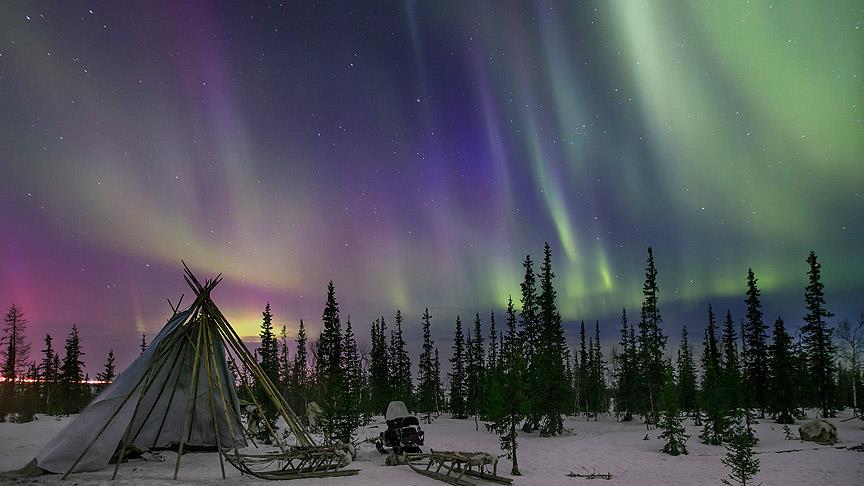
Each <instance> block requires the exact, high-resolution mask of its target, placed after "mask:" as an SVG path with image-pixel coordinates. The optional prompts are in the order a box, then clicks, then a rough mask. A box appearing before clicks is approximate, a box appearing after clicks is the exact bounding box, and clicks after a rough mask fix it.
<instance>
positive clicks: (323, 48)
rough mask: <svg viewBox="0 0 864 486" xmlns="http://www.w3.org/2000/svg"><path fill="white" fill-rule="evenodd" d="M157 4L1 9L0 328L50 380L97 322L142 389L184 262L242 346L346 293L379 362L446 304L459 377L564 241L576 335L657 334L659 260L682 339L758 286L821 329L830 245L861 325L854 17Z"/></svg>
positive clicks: (729, 4) (442, 338)
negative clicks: (375, 326)
mask: <svg viewBox="0 0 864 486" xmlns="http://www.w3.org/2000/svg"><path fill="white" fill-rule="evenodd" d="M136 3H137V5H133V2H95V1H94V2H75V1H70V2H52V3H48V2H44V3H43V2H17V1H13V2H3V5H2V6H0V154H2V155H0V164H2V166H0V170H2V172H0V221H2V228H0V262H2V263H0V306H2V307H4V308H5V307H6V306H8V305H9V304H11V303H12V302H13V301H14V302H15V303H17V304H19V305H21V306H22V307H23V309H24V311H25V313H26V315H27V317H28V318H29V320H30V324H29V335H30V337H31V340H32V341H39V342H38V346H37V345H34V354H35V351H36V350H37V349H39V348H41V336H42V335H44V333H46V332H50V333H52V334H53V335H54V336H55V338H58V339H61V340H62V339H63V338H64V337H65V336H66V334H67V333H68V331H69V328H70V327H71V325H72V323H77V324H78V325H79V326H80V328H81V334H82V341H83V344H84V351H85V352H86V353H87V360H88V365H89V366H88V371H89V372H90V374H91V376H92V375H93V374H94V373H95V372H96V371H97V370H98V368H99V366H101V362H102V361H103V359H104V356H105V353H106V352H107V350H108V348H114V349H115V351H116V352H117V353H118V355H119V357H118V361H119V363H120V364H121V365H125V364H126V363H128V362H129V361H130V360H131V358H132V357H133V356H134V355H137V350H136V349H135V347H136V346H137V341H138V340H139V339H140V333H142V332H146V333H148V334H149V335H153V334H154V333H155V332H156V331H157V330H158V329H159V328H160V327H161V326H162V325H163V324H164V321H165V319H166V318H167V317H168V315H169V314H170V309H169V307H168V303H167V302H166V301H165V299H166V298H171V299H172V301H176V299H177V297H178V296H179V294H180V293H182V292H185V293H186V294H187V296H186V299H187V300H186V302H187V303H188V302H189V300H190V295H189V294H190V292H189V290H188V289H187V288H185V283H183V280H182V273H181V270H182V269H181V266H180V259H183V260H185V261H186V262H187V263H189V265H190V266H191V267H192V268H193V270H195V271H196V272H197V273H198V275H199V277H202V278H203V277H206V276H213V275H215V274H216V273H218V272H223V273H224V276H225V281H224V283H223V284H221V285H220V287H219V288H218V289H217V291H216V292H215V293H214V298H215V300H216V302H217V303H218V304H219V305H220V306H221V307H222V308H223V310H224V311H225V312H226V314H227V315H228V317H229V319H231V320H232V322H233V324H234V325H235V327H236V328H238V330H239V332H240V333H241V334H242V335H244V336H252V335H255V334H257V327H258V325H259V323H260V313H261V310H262V308H263V306H264V304H265V302H267V301H268V300H269V301H270V302H271V304H272V306H273V309H274V313H275V315H276V322H277V324H278V325H283V324H284V325H286V326H287V327H288V328H289V330H293V329H295V328H296V325H297V323H298V319H299V318H300V317H302V318H304V320H305V321H306V322H307V324H308V325H309V327H310V328H312V334H313V335H314V336H317V329H318V326H319V325H320V320H321V309H322V306H323V300H324V294H325V290H326V284H327V281H328V280H330V279H333V280H334V281H335V284H336V291H337V298H338V300H339V301H340V304H341V309H342V312H343V319H344V318H345V317H346V316H347V315H348V314H350V316H351V320H352V322H353V323H354V326H355V327H357V328H359V329H358V331H357V332H358V334H359V335H360V336H361V339H362V338H365V337H366V336H367V335H368V327H367V326H368V324H369V322H370V321H371V320H372V319H374V318H375V317H376V316H380V315H382V314H383V315H386V316H392V315H393V313H394V312H395V309H396V308H397V307H399V308H401V309H402V311H403V313H405V314H407V316H408V320H407V323H406V324H407V327H408V330H407V332H408V335H409V337H415V338H416V336H417V335H418V334H419V333H418V328H419V315H420V313H421V312H422V309H423V307H426V306H428V307H429V308H430V310H431V312H432V315H433V335H434V337H435V338H436V340H437V341H438V343H439V345H440V346H441V347H442V348H443V349H442V351H443V352H444V354H445V355H447V353H449V350H446V347H447V346H448V344H447V341H448V340H449V339H450V336H451V334H452V327H453V321H454V319H455V316H456V314H457V313H459V314H461V315H462V317H463V319H470V316H473V314H474V312H481V313H482V315H483V316H484V317H485V316H486V315H488V312H489V311H490V310H491V309H496V310H501V309H502V308H503V306H504V305H505V303H506V300H507V297H508V295H509V294H511V293H512V294H514V297H517V299H518V296H517V294H518V292H519V282H520V280H521V275H522V268H521V265H520V264H521V260H522V259H523V258H524V256H525V254H526V253H531V254H532V255H533V256H534V257H535V259H537V260H539V259H540V258H541V257H542V246H543V242H544V241H549V243H550V244H551V245H552V249H553V257H554V266H555V270H556V272H557V288H558V291H559V301H558V303H559V306H560V310H561V313H562V316H563V317H564V319H565V321H566V323H567V326H568V329H569V331H568V332H570V333H571V335H572V333H573V331H574V329H575V326H577V325H578V321H579V320H580V319H586V320H589V319H590V320H593V319H602V321H601V326H602V328H603V331H602V332H603V336H604V339H608V340H610V341H611V340H612V339H614V337H615V328H616V327H617V325H618V322H617V314H619V313H620V309H621V308H622V307H623V306H627V308H628V309H629V310H630V311H631V314H632V315H634V316H635V315H638V305H639V302H640V298H641V285H642V280H643V274H644V261H645V256H646V248H647V247H648V246H649V245H651V246H653V247H654V249H655V254H656V259H657V265H658V268H659V272H660V274H659V284H660V289H661V295H660V297H661V301H660V306H661V312H663V314H664V317H665V327H666V330H667V333H668V334H670V335H671V336H672V338H671V339H670V343H673V342H675V341H676V340H677V335H678V332H679V330H680V327H681V325H682V324H685V323H686V324H687V325H688V326H690V328H691V336H694V337H695V338H696V339H701V335H702V332H701V329H702V328H703V327H704V325H703V321H704V318H703V315H704V308H705V305H706V303H707V302H708V301H709V300H710V301H711V302H713V303H714V305H715V310H718V312H723V311H724V310H725V308H726V307H731V308H732V312H733V314H734V315H736V317H741V314H742V312H743V311H742V309H743V293H744V283H745V277H746V271H747V268H748V267H753V270H754V271H755V272H756V276H757V277H758V278H759V283H760V285H761V287H762V289H763V295H764V304H765V312H766V317H767V318H769V319H773V317H774V316H776V315H778V314H782V315H783V317H784V318H785V319H786V321H787V323H789V324H790V325H793V326H794V325H796V324H798V323H800V321H801V316H803V314H804V309H803V302H802V297H801V296H802V293H803V287H804V285H805V284H806V271H807V267H806V263H805V258H806V256H807V253H808V251H810V250H811V249H812V250H815V251H816V252H817V253H818V254H819V256H820V258H821V260H822V262H823V271H824V277H825V280H824V281H825V284H826V291H827V300H828V307H829V309H830V310H833V311H834V312H836V313H837V319H839V318H843V317H849V318H855V319H857V317H858V315H859V312H860V311H862V310H864V303H862V302H861V295H862V292H864V260H862V258H861V246H862V243H864V230H862V215H864V168H862V163H864V157H862V156H864V122H862V117H864V5H862V3H861V2H860V1H856V0H850V1H824V2H822V1H811V2H800V1H778V2H760V1H751V2H744V1H731V0H730V1H723V2H717V1H694V2H660V1H647V0H634V1H629V2H624V1H619V2H614V1H613V2H610V1H597V2H575V1H574V2H560V3H558V2H527V1H525V2H504V1H490V2H481V1H470V2H465V1H461V0H460V1H453V2H451V1H442V0H435V1H428V2H395V3H386V4H385V2H374V3H376V4H379V3H380V4H382V5H376V6H365V5H362V3H363V2H308V3H307V2H299V1H298V2H294V1H285V2H284V3H282V4H280V3H276V2H224V3H223V2H214V1H200V2H192V1H183V2H176V1H175V2H155V1H148V2H136ZM370 3H372V2H370ZM501 317H503V316H501ZM501 321H503V319H502V320H501ZM501 321H499V322H501ZM389 322H391V323H392V317H390V318H389ZM292 336H293V334H292ZM415 344H416V343H415Z"/></svg>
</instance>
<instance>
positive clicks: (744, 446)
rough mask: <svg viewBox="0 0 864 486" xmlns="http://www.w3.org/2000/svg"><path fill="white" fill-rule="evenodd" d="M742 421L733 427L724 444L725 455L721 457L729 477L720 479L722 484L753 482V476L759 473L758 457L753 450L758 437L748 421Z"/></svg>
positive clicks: (732, 484) (744, 484)
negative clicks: (727, 469)
mask: <svg viewBox="0 0 864 486" xmlns="http://www.w3.org/2000/svg"><path fill="white" fill-rule="evenodd" d="M743 422H744V423H739V424H738V425H736V426H735V427H733V429H732V431H731V433H730V437H729V444H728V445H727V446H726V457H724V458H723V459H722V461H723V464H724V465H725V466H726V467H727V468H729V470H730V471H729V478H728V479H727V478H723V479H722V481H723V484H726V485H728V486H738V485H740V486H747V485H748V484H753V478H754V477H756V475H757V474H759V459H758V458H757V457H756V454H755V453H754V452H753V448H754V447H756V444H757V443H758V442H759V439H757V438H756V436H755V435H754V434H753V429H752V428H751V427H750V422H749V421H747V420H744V421H743ZM760 484H761V483H760Z"/></svg>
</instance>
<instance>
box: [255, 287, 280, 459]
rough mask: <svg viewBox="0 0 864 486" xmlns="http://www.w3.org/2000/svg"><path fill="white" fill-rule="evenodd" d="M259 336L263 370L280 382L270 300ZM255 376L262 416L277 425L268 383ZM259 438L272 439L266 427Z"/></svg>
mask: <svg viewBox="0 0 864 486" xmlns="http://www.w3.org/2000/svg"><path fill="white" fill-rule="evenodd" d="M258 336H259V337H260V338H261V345H260V346H259V347H258V349H257V356H258V358H259V359H260V360H261V361H260V367H261V371H263V372H264V375H265V376H266V377H267V378H268V379H269V380H270V382H271V383H273V384H278V383H279V353H278V345H277V343H278V341H277V340H276V335H275V334H273V314H272V313H271V311H270V303H269V302H267V305H265V306H264V312H263V313H262V321H261V332H260V333H259V334H258ZM254 378H255V380H254V386H255V396H256V397H257V399H258V402H259V403H260V404H261V406H262V407H263V410H261V411H260V412H261V414H262V418H263V419H265V420H268V421H269V422H270V425H271V427H275V425H276V414H277V411H276V406H275V405H274V404H273V402H272V400H268V399H267V397H268V394H267V391H266V390H267V387H266V385H264V384H263V383H260V378H259V377H257V376H256V377H254ZM259 438H260V439H261V440H262V441H265V442H267V443H269V441H270V440H272V439H271V437H270V434H269V433H267V428H266V427H263V428H261V429H260V435H259Z"/></svg>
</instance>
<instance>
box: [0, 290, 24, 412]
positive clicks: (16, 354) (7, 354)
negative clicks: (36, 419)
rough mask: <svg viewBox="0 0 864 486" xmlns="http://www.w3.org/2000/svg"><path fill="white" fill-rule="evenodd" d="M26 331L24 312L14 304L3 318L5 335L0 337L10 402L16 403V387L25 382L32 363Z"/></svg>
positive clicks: (1, 371)
mask: <svg viewBox="0 0 864 486" xmlns="http://www.w3.org/2000/svg"><path fill="white" fill-rule="evenodd" d="M26 331H27V319H25V318H24V311H22V310H21V308H20V307H18V306H17V305H15V304H12V305H11V306H9V310H7V311H6V315H5V316H4V317H3V334H2V335H0V356H2V358H3V363H2V368H0V375H2V376H3V377H4V378H5V379H6V381H5V387H4V388H5V393H6V396H7V397H9V398H8V400H9V401H10V402H11V401H14V399H15V386H16V384H17V383H19V382H21V381H23V380H24V377H25V376H24V375H25V373H26V372H27V365H28V363H29V362H30V344H29V343H27V342H26V341H24V337H25V333H26ZM0 398H2V397H0Z"/></svg>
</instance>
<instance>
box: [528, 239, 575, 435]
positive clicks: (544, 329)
mask: <svg viewBox="0 0 864 486" xmlns="http://www.w3.org/2000/svg"><path fill="white" fill-rule="evenodd" d="M554 278H555V273H553V272H552V250H551V249H550V248H549V243H546V245H545V246H544V248H543V266H542V269H541V274H540V296H539V298H538V308H539V311H540V315H539V317H540V326H541V327H540V338H539V340H538V342H537V349H536V350H535V353H534V356H535V358H536V360H537V365H536V366H535V371H536V372H539V376H538V377H537V381H536V383H537V385H538V388H537V398H538V402H537V403H538V407H537V408H536V409H535V411H537V412H539V413H540V414H541V416H542V422H541V429H540V433H541V435H558V434H560V433H561V432H562V431H563V430H564V424H563V421H562V418H561V414H562V413H563V411H564V410H565V407H566V404H567V401H568V397H567V391H568V390H567V388H566V384H567V379H566V376H565V372H564V363H565V359H566V341H565V337H564V327H563V326H562V324H561V315H560V314H559V313H558V309H557V306H556V303H555V301H556V292H555V287H554V284H553V279H554Z"/></svg>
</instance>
